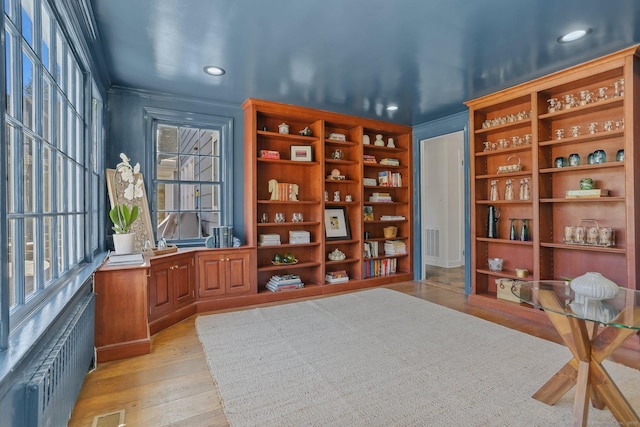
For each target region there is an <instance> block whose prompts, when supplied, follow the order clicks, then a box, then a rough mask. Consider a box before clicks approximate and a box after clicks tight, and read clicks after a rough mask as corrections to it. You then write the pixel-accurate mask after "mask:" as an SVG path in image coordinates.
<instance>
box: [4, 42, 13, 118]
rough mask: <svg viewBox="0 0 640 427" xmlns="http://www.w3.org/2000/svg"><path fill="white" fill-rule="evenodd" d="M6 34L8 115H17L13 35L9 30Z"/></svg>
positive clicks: (6, 100) (6, 99)
mask: <svg viewBox="0 0 640 427" xmlns="http://www.w3.org/2000/svg"><path fill="white" fill-rule="evenodd" d="M4 36H5V42H6V44H5V47H4V52H5V58H6V63H5V91H6V96H5V108H6V112H7V114H8V115H10V116H12V117H15V111H14V108H13V83H14V81H15V79H14V76H13V64H14V63H15V61H16V58H15V55H14V53H13V37H12V36H11V33H9V32H8V31H5V32H4Z"/></svg>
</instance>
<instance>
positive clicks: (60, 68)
mask: <svg viewBox="0 0 640 427" xmlns="http://www.w3.org/2000/svg"><path fill="white" fill-rule="evenodd" d="M64 48H65V43H64V37H63V36H62V33H60V31H59V30H58V31H56V71H55V75H54V77H55V79H56V82H58V85H60V87H61V88H62V89H63V90H64V83H65V82H64V79H63V76H64V60H63V59H64V52H65V49H64Z"/></svg>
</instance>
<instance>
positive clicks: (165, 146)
mask: <svg viewBox="0 0 640 427" xmlns="http://www.w3.org/2000/svg"><path fill="white" fill-rule="evenodd" d="M156 152H157V153H177V152H178V128H177V127H175V126H165V125H159V126H158V131H157V135H156Z"/></svg>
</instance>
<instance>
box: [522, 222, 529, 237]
mask: <svg viewBox="0 0 640 427" xmlns="http://www.w3.org/2000/svg"><path fill="white" fill-rule="evenodd" d="M521 221H522V226H521V227H520V240H521V241H523V242H526V241H527V240H529V227H527V220H526V219H522V220H521Z"/></svg>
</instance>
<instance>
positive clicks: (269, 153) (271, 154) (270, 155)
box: [260, 150, 280, 160]
mask: <svg viewBox="0 0 640 427" xmlns="http://www.w3.org/2000/svg"><path fill="white" fill-rule="evenodd" d="M260 157H262V158H263V159H276V160H278V159H280V153H279V152H278V151H273V150H260Z"/></svg>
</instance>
